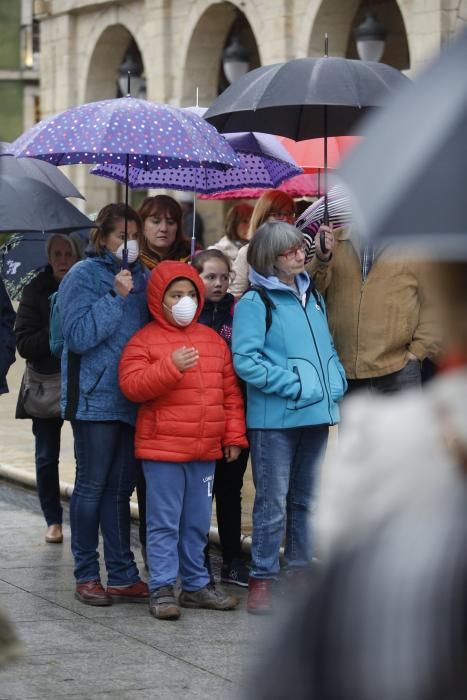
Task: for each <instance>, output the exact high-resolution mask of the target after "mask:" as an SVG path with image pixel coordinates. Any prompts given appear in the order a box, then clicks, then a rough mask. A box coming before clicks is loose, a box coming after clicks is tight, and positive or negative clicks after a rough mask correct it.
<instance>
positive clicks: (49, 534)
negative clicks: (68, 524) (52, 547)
mask: <svg viewBox="0 0 467 700" xmlns="http://www.w3.org/2000/svg"><path fill="white" fill-rule="evenodd" d="M45 541H46V542H47V544H62V542H63V532H62V526H61V525H59V524H58V523H56V524H55V525H49V527H48V528H47V531H46V533H45Z"/></svg>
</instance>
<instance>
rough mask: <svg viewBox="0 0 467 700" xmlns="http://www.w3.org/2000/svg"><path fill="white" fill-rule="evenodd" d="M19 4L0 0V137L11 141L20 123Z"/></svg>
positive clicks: (20, 127) (12, 0)
mask: <svg viewBox="0 0 467 700" xmlns="http://www.w3.org/2000/svg"><path fill="white" fill-rule="evenodd" d="M20 23H21V3H20V1H19V0H0V28H1V30H0V31H1V40H0V140H1V141H12V140H13V139H15V138H16V137H17V136H18V135H19V134H20V133H21V131H22V126H23V97H22V95H23V84H22V80H21V74H20V33H19V26H20Z"/></svg>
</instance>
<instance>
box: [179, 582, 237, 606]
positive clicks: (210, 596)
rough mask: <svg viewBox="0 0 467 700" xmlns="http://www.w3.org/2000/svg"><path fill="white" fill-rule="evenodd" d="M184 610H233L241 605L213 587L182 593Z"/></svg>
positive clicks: (181, 600)
mask: <svg viewBox="0 0 467 700" xmlns="http://www.w3.org/2000/svg"><path fill="white" fill-rule="evenodd" d="M179 600H180V605H181V606H182V608H205V609H206V610H233V609H234V608H236V607H237V605H238V604H239V602H240V601H239V599H238V598H236V597H235V596H233V595H227V594H226V593H223V592H222V591H218V590H217V589H216V588H214V587H213V586H212V585H209V586H205V587H204V588H200V589H199V590H198V591H182V592H181V593H180V599H179Z"/></svg>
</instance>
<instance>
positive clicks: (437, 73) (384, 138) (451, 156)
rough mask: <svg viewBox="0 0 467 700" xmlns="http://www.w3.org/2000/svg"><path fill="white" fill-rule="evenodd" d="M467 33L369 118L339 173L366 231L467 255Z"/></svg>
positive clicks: (452, 255)
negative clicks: (379, 112)
mask: <svg viewBox="0 0 467 700" xmlns="http://www.w3.org/2000/svg"><path fill="white" fill-rule="evenodd" d="M466 66H467V32H464V33H463V34H461V35H460V36H459V38H458V39H457V40H455V41H453V43H452V44H451V45H450V46H449V47H448V48H447V49H445V50H444V51H443V52H442V54H441V56H440V57H439V58H438V59H437V60H436V61H435V62H434V63H432V64H431V65H430V66H429V67H428V68H427V69H426V70H425V71H424V72H423V73H421V74H420V75H419V77H418V78H417V79H416V80H415V81H414V83H413V87H412V89H411V90H410V92H407V93H403V94H401V95H400V96H399V97H398V98H397V99H396V100H395V101H394V103H393V104H392V105H391V106H390V107H389V108H388V109H387V111H385V112H384V114H381V115H378V117H377V118H375V119H374V120H373V119H372V120H369V121H368V124H367V125H365V126H366V127H367V128H366V130H365V138H364V140H362V143H361V144H359V145H358V146H357V148H356V149H355V151H353V152H352V153H351V154H350V155H349V158H348V160H346V162H345V163H344V164H343V166H342V169H341V171H340V173H339V175H340V177H341V179H342V180H343V181H344V182H345V183H346V185H347V186H348V188H349V190H350V194H351V195H352V204H353V213H354V216H355V217H356V222H357V224H358V228H359V232H360V233H361V234H363V235H365V234H367V235H368V236H371V237H372V238H373V239H374V240H375V241H379V240H381V241H382V240H386V241H394V242H397V243H401V242H402V243H406V244H409V245H411V246H412V247H413V246H414V245H415V246H416V247H417V250H420V249H422V250H423V251H424V252H425V251H426V253H428V254H430V255H433V254H434V255H435V257H436V258H445V259H456V258H457V259H464V260H466V259H467V235H466V234H467V194H466V183H467V81H466V78H465V73H466Z"/></svg>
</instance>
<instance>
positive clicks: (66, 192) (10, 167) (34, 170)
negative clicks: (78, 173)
mask: <svg viewBox="0 0 467 700" xmlns="http://www.w3.org/2000/svg"><path fill="white" fill-rule="evenodd" d="M10 145H11V144H9V143H6V142H5V141H0V175H13V177H24V176H26V177H32V178H33V179H34V180H39V181H40V182H44V183H45V184H46V185H49V187H51V188H52V189H53V190H55V191H56V192H58V194H60V195H62V197H79V198H80V199H84V197H83V195H82V194H81V192H80V191H79V190H77V189H76V187H75V186H74V184H73V183H72V182H70V180H69V179H68V178H67V177H66V176H65V175H64V174H63V173H62V172H61V171H60V170H59V169H58V168H57V166H56V165H53V164H52V163H47V162H46V161H44V160H38V159H37V158H15V156H14V155H13V153H11V152H10V150H9V149H10Z"/></svg>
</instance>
